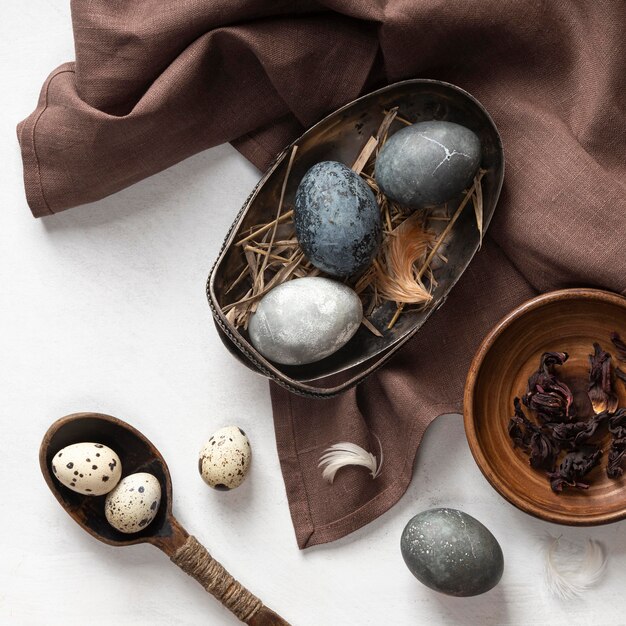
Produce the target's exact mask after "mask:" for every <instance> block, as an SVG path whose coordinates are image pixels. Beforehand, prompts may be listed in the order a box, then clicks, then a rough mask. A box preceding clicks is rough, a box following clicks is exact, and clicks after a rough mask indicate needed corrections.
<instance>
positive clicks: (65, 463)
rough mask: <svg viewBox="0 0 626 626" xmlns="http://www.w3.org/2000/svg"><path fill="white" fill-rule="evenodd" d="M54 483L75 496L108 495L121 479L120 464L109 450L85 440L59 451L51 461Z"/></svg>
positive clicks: (117, 458)
mask: <svg viewBox="0 0 626 626" xmlns="http://www.w3.org/2000/svg"><path fill="white" fill-rule="evenodd" d="M51 466H52V467H51V469H52V474H53V475H54V476H56V478H57V480H58V481H59V482H60V483H61V484H63V485H65V486H66V487H68V488H69V489H71V490H72V491H76V492H77V493H81V494H83V495H86V496H101V495H104V494H105V493H109V491H111V490H112V489H114V488H115V486H116V485H117V484H118V482H119V480H120V478H121V476H122V463H121V461H120V458H119V457H118V456H117V454H116V453H115V452H114V451H113V450H111V448H109V447H107V446H105V445H103V444H101V443H93V442H89V441H84V442H81V443H73V444H71V445H69V446H66V447H65V448H63V449H62V450H59V451H58V452H57V453H56V454H55V455H54V457H53V458H52V462H51Z"/></svg>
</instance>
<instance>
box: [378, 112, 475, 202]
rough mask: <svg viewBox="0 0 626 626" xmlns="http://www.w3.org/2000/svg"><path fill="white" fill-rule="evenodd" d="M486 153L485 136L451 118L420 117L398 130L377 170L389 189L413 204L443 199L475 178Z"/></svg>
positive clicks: (388, 192) (380, 182) (398, 198)
mask: <svg viewBox="0 0 626 626" xmlns="http://www.w3.org/2000/svg"><path fill="white" fill-rule="evenodd" d="M480 159H481V148H480V140H479V139H478V137H477V136H476V134H475V133H474V132H472V131H471V130H470V129H469V128H466V127H465V126H461V125H459V124H454V123H452V122H438V121H431V122H419V123H417V124H413V125H411V126H407V127H406V128H403V129H402V130H399V131H398V132H397V133H395V134H393V135H392V136H391V137H390V138H389V140H388V141H387V142H386V143H385V145H384V147H383V149H382V150H381V152H380V154H379V155H378V158H377V159H376V167H375V172H374V176H375V178H376V182H377V183H378V185H379V186H380V188H381V189H382V190H383V191H384V193H385V194H386V195H387V196H388V197H389V198H391V199H392V200H396V201H397V202H399V203H400V204H403V205H405V206H407V207H411V208H414V209H419V208H422V207H430V206H435V205H438V204H443V203H444V202H447V201H448V200H450V199H452V198H454V197H455V196H457V195H458V194H460V193H461V192H462V191H463V189H465V188H466V187H467V186H468V185H469V184H470V182H471V181H472V179H473V177H474V174H476V171H477V170H478V166H479V165H480Z"/></svg>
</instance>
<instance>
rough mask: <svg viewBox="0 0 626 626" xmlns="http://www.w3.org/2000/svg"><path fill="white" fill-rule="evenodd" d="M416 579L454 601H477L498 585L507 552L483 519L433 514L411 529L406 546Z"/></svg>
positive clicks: (406, 532)
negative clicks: (475, 598) (460, 598)
mask: <svg viewBox="0 0 626 626" xmlns="http://www.w3.org/2000/svg"><path fill="white" fill-rule="evenodd" d="M400 547H401V551H402V557H403V558H404V562H405V563H406V564H407V567H408V568H409V569H410V570H411V573H412V574H413V575H414V576H415V577H416V578H417V579H418V580H419V581H420V582H422V583H424V584H425V585H426V586H427V587H430V588H431V589H434V590H435V591H439V592H441V593H445V594H447V595H451V596H476V595H478V594H481V593H485V592H486V591H489V590H490V589H491V588H492V587H494V586H495V585H497V584H498V582H499V580H500V578H501V576H502V572H503V570H504V558H503V556H502V549H501V548H500V544H499V543H498V541H497V540H496V538H495V537H494V536H493V535H492V534H491V532H490V531H489V530H488V529H487V528H485V526H483V525H482V524H481V523H480V522H479V521H478V520H477V519H475V518H473V517H472V516H471V515H468V514H467V513H463V512H462V511H457V510H456V509H430V510H428V511H423V512H422V513H418V514H417V515H416V516H415V517H413V518H412V519H411V520H410V521H409V523H408V524H407V525H406V527H405V529H404V531H403V533H402V539H401V542H400Z"/></svg>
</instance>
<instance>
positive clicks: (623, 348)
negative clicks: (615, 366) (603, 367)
mask: <svg viewBox="0 0 626 626" xmlns="http://www.w3.org/2000/svg"><path fill="white" fill-rule="evenodd" d="M611 341H612V342H613V345H614V346H615V349H616V350H617V358H618V359H619V360H620V361H624V362H625V363H626V343H624V341H622V338H621V337H620V336H619V333H616V332H615V331H613V332H612V333H611Z"/></svg>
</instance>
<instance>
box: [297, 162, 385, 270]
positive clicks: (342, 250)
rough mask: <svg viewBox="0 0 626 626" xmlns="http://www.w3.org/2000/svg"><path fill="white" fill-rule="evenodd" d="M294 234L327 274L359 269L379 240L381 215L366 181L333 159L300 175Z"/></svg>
mask: <svg viewBox="0 0 626 626" xmlns="http://www.w3.org/2000/svg"><path fill="white" fill-rule="evenodd" d="M294 224H295V227H296V237H297V238H298V242H299V244H300V247H301V248H302V250H303V252H304V254H305V255H306V257H307V258H308V259H309V260H310V261H311V263H312V264H313V265H315V267H317V268H319V269H321V270H322V271H324V272H326V273H328V274H330V275H331V276H337V277H344V276H350V275H352V274H356V273H358V272H360V271H362V270H364V269H365V268H366V267H367V266H368V265H370V263H371V262H372V260H373V258H374V256H375V255H376V252H377V251H378V247H379V245H380V241H381V217H380V209H379V208H378V204H377V203H376V198H375V197H374V194H373V193H372V190H371V189H370V188H369V186H368V185H367V183H365V181H364V180H363V179H362V178H361V177H360V176H359V175H358V174H355V173H354V172H353V171H352V170H351V169H350V168H349V167H346V166H345V165H344V164H343V163H338V162H337V161H322V162H321V163H317V164H316V165H314V166H313V167H312V168H311V169H309V171H308V172H307V173H306V174H305V175H304V177H303V178H302V181H301V182H300V185H299V186H298V190H297V192H296V199H295V206H294Z"/></svg>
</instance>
